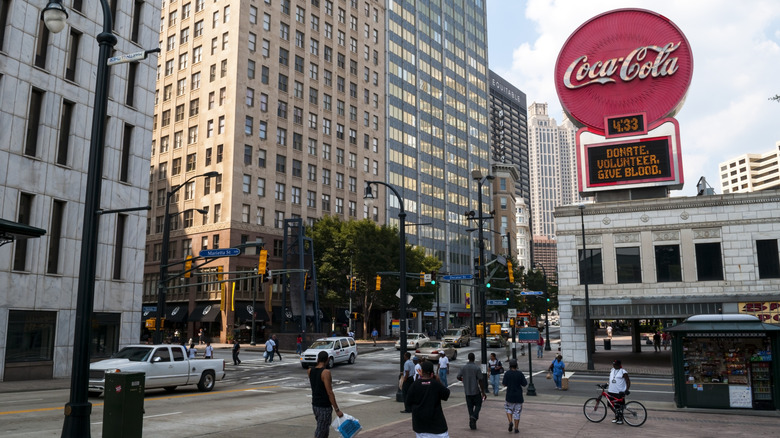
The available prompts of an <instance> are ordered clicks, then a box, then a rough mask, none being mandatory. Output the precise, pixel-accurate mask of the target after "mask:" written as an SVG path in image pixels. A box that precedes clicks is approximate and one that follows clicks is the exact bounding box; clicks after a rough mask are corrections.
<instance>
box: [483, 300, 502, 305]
mask: <svg viewBox="0 0 780 438" xmlns="http://www.w3.org/2000/svg"><path fill="white" fill-rule="evenodd" d="M487 305H488V306H506V300H487Z"/></svg>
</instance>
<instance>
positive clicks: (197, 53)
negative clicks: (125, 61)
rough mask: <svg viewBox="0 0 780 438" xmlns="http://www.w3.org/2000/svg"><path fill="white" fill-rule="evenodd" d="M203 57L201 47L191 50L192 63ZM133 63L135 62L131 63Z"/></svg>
mask: <svg viewBox="0 0 780 438" xmlns="http://www.w3.org/2000/svg"><path fill="white" fill-rule="evenodd" d="M202 59H203V47H201V46H198V47H195V48H194V49H193V50H192V63H193V64H197V63H199V62H200V61H201V60H202ZM131 65H135V64H131Z"/></svg>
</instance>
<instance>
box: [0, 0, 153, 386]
mask: <svg viewBox="0 0 780 438" xmlns="http://www.w3.org/2000/svg"><path fill="white" fill-rule="evenodd" d="M68 3H69V4H68V5H67V7H68V8H70V9H69V10H68V12H69V17H68V24H67V26H66V27H65V29H63V31H61V32H59V33H57V34H53V33H50V32H49V31H48V29H47V28H46V26H45V25H44V23H43V21H42V20H41V19H40V16H41V10H40V8H42V7H44V6H45V3H39V4H36V5H33V4H31V3H28V2H27V1H5V2H3V4H2V6H0V52H1V53H2V55H1V56H2V58H3V61H2V62H0V100H2V102H3V108H2V109H0V137H2V141H0V163H2V165H1V166H2V167H3V170H2V171H0V217H2V219H6V220H10V221H14V222H19V223H22V224H25V225H31V226H34V227H37V228H42V229H44V230H46V233H45V235H43V236H42V237H40V238H38V239H29V240H26V241H25V240H17V241H15V242H13V243H9V244H6V245H2V246H0V285H1V286H2V289H3V291H4V292H3V294H2V295H1V296H2V298H0V376H1V377H2V379H3V380H24V379H40V378H63V377H67V376H69V375H70V369H71V364H72V359H73V342H74V339H73V330H74V329H73V327H74V325H75V313H76V309H75V305H76V304H75V303H76V301H77V300H76V294H77V289H78V287H77V285H78V276H79V264H78V261H77V260H78V256H77V254H79V253H80V251H81V239H82V224H83V215H84V204H83V202H84V201H83V200H84V186H85V181H86V179H87V167H88V161H89V143H90V137H91V132H90V131H91V121H92V118H93V105H94V102H93V99H94V88H93V87H94V85H95V72H96V70H97V66H96V61H97V59H98V44H97V43H96V41H95V36H96V35H98V34H99V33H100V32H102V30H103V14H102V10H101V9H100V8H96V7H94V5H93V6H90V5H88V4H86V3H85V2H68ZM71 3H73V4H71ZM112 14H113V29H114V35H115V36H116V37H117V40H118V41H117V44H116V46H115V49H116V53H117V54H126V53H133V52H138V51H142V50H145V49H151V48H154V47H157V40H158V32H157V29H156V26H157V24H156V23H157V20H158V17H159V9H158V7H157V6H156V4H154V3H147V2H113V3H112ZM154 59H155V57H154V56H152V57H150V59H149V60H144V61H140V62H137V63H129V64H121V65H116V66H113V67H110V68H109V70H108V72H109V92H108V109H107V115H108V117H107V118H106V121H105V123H106V125H105V126H106V131H105V149H104V162H103V169H102V174H103V181H102V192H101V193H100V208H101V209H102V210H119V209H130V208H137V207H143V206H145V205H147V202H148V199H147V189H148V170H149V153H148V149H147V148H148V145H149V144H150V143H151V140H152V117H151V114H152V105H153V97H154V88H153V87H154V79H153V78H154V67H155V64H154V62H155V61H154ZM144 215H145V213H137V212H126V213H118V214H103V215H101V216H100V219H99V230H98V248H97V258H96V259H97V260H98V264H97V266H96V282H95V300H94V313H93V315H92V328H93V330H92V339H91V343H90V355H91V357H92V358H97V357H101V356H107V355H110V354H111V353H112V352H113V351H116V349H117V348H118V347H119V346H120V345H127V344H129V343H133V342H137V341H138V334H139V333H140V325H139V321H140V313H141V279H142V269H141V266H142V264H141V260H142V258H143V251H144V248H143V240H144V238H143V236H144V232H143V230H144V227H145V223H144Z"/></svg>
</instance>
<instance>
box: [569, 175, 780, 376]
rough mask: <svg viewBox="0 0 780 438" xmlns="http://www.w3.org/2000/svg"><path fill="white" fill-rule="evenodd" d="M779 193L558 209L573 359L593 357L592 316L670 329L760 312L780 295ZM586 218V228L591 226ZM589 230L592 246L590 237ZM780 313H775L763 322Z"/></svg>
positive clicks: (774, 191)
mask: <svg viewBox="0 0 780 438" xmlns="http://www.w3.org/2000/svg"><path fill="white" fill-rule="evenodd" d="M779 208H780V192H778V191H777V190H765V191H761V192H754V193H747V194H741V193H737V194H726V195H712V196H697V197H675V198H659V199H648V200H643V201H622V202H604V203H598V204H589V205H587V206H585V208H583V209H580V208H578V207H577V206H565V207H559V208H557V209H556V212H555V216H556V222H557V227H558V280H559V290H558V293H559V295H558V302H559V310H560V313H561V345H562V351H563V354H564V357H565V358H566V360H569V361H575V362H586V359H587V357H586V344H585V340H586V339H585V307H584V306H585V282H587V287H588V295H589V302H590V318H591V321H598V320H623V321H627V322H630V323H631V324H632V327H633V329H634V331H633V332H634V336H635V337H634V349H635V350H637V349H639V348H641V345H640V342H639V337H638V334H637V332H638V329H639V320H650V319H652V320H660V321H663V322H664V325H665V326H669V325H671V324H673V323H674V322H679V321H681V320H683V319H684V318H686V317H688V316H691V315H695V314H720V313H723V314H730V313H751V307H753V306H746V303H764V302H776V301H778V299H780V292H779V291H780V253H779V252H778V248H779V244H778V242H779V241H780V219H778V217H777V214H776V212H777V211H778V209H779ZM583 223H584V227H583ZM583 228H584V235H585V247H584V249H585V251H584V253H583V251H582V250H583V241H582V234H583ZM772 318H775V319H774V320H773V321H771V322H774V323H778V322H780V321H778V320H777V317H772V316H771V315H770V316H769V317H767V318H765V319H764V321H765V322H770V321H769V319H772Z"/></svg>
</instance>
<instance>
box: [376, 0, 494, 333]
mask: <svg viewBox="0 0 780 438" xmlns="http://www.w3.org/2000/svg"><path fill="white" fill-rule="evenodd" d="M386 67H387V70H386V73H387V85H386V87H387V107H386V108H387V156H386V157H387V164H386V182H388V183H390V184H392V185H393V186H395V187H397V188H398V190H399V193H400V195H401V197H402V199H403V200H404V206H405V211H406V213H407V217H406V220H407V222H408V223H420V224H430V225H425V226H417V227H410V228H408V229H407V239H408V240H407V241H408V242H409V243H410V244H412V245H417V246H420V247H422V248H425V250H426V253H427V254H428V255H430V256H434V257H436V258H438V259H439V260H441V261H442V263H443V267H442V270H443V271H444V272H448V273H452V274H466V273H469V274H470V273H473V272H474V267H473V259H474V257H475V256H476V253H477V241H476V238H475V237H473V236H472V237H470V236H469V234H468V233H466V232H465V229H466V228H469V227H474V226H477V224H476V223H474V221H467V220H466V216H465V215H464V212H466V211H469V210H477V205H476V202H477V201H476V200H477V181H474V180H473V179H472V177H471V171H472V170H474V169H477V170H480V171H481V173H482V174H483V175H487V174H488V173H489V172H490V150H489V139H488V133H489V113H488V111H489V110H488V69H487V30H486V10H485V2H482V1H476V2H462V1H455V0H426V1H418V2H414V3H411V2H400V1H398V0H389V1H388V2H387V59H386ZM487 186H489V184H488V185H487ZM483 204H484V205H483V209H484V211H490V210H491V207H490V205H491V204H490V198H489V197H485V199H483ZM386 205H387V207H388V208H387V221H388V222H389V223H390V224H397V220H398V219H397V217H398V212H399V205H398V200H397V199H396V198H395V197H394V196H388V197H387V198H386ZM489 250H490V251H492V248H489ZM442 287H443V288H444V289H445V291H446V292H443V293H442V294H441V295H442V297H446V298H447V299H446V301H445V300H442V304H441V305H442V308H443V309H446V310H447V312H448V314H449V315H450V323H452V324H458V323H460V322H462V321H465V320H468V319H470V316H471V313H470V311H469V312H467V311H466V307H465V303H466V300H465V294H466V292H470V291H471V288H469V287H463V288H462V289H461V288H455V287H451V284H448V283H445V284H443V286H442ZM447 292H449V293H447Z"/></svg>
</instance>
